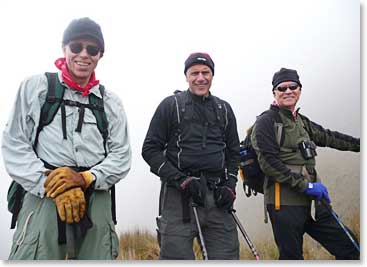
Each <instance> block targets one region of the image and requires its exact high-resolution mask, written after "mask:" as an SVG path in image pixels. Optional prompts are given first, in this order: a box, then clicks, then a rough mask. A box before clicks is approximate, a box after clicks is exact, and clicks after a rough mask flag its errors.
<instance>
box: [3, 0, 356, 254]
mask: <svg viewBox="0 0 367 267" xmlns="http://www.w3.org/2000/svg"><path fill="white" fill-rule="evenodd" d="M119 2H120V1H113V2H112V1H111V3H108V4H106V5H103V3H107V2H106V1H103V2H101V1H92V0H89V1H69V0H64V1H62V4H60V3H58V4H56V3H55V4H52V5H51V4H49V1H20V0H17V1H16V0H13V1H1V3H0V25H1V27H0V33H1V36H3V38H2V42H0V48H1V49H0V51H2V57H1V59H2V62H1V65H0V73H1V77H2V95H1V97H0V101H1V103H0V109H1V110H0V137H1V135H2V131H3V129H4V126H5V124H6V121H7V119H8V116H9V113H10V110H11V108H12V105H13V103H14V99H15V94H16V92H17V89H18V87H19V84H20V82H21V81H22V80H23V79H24V78H25V77H28V76H30V75H34V74H39V73H43V72H45V71H56V67H55V66H54V65H53V62H54V61H55V60H56V59H57V58H58V57H61V56H62V50H61V38H62V33H63V31H64V29H65V28H66V26H67V25H68V23H69V22H70V21H71V20H72V19H74V18H79V17H84V16H89V17H90V18H92V19H93V20H95V21H96V22H97V23H99V24H100V25H101V27H102V31H103V34H104V38H105V43H106V49H105V50H106V51H105V54H104V57H103V58H102V59H101V60H100V62H99V65H98V67H97V69H96V77H97V79H99V80H100V81H101V83H102V84H104V85H105V86H106V88H108V89H109V90H112V91H114V92H115V93H117V94H118V95H119V96H120V98H121V99H122V102H123V104H124V107H125V111H126V114H127V118H128V124H129V132H130V139H131V145H132V151H133V161H132V169H131V171H130V173H129V175H128V176H127V177H126V178H125V179H124V180H122V181H121V182H120V183H119V184H117V187H116V189H117V220H118V225H117V227H116V228H117V230H118V231H119V232H122V231H125V230H127V229H135V228H138V227H139V228H146V229H149V230H151V231H154V229H155V227H156V226H155V217H156V216H157V214H158V195H159V189H160V182H159V178H158V177H156V176H154V175H153V174H151V173H150V172H149V166H148V165H147V164H146V163H145V162H144V161H143V159H142V157H141V148H142V144H143V140H144V137H145V134H146V131H147V129H148V126H149V123H150V119H151V117H152V115H153V113H154V111H155V109H156V107H157V105H158V104H159V103H160V101H161V100H162V99H163V98H164V97H166V96H168V95H170V94H172V93H173V91H174V90H176V89H181V90H185V89H187V84H186V82H185V76H184V74H183V69H184V61H185V59H186V58H187V56H188V55H189V54H190V53H191V52H199V51H200V52H208V53H209V54H210V55H211V56H212V58H213V61H214V63H215V76H214V80H213V84H212V88H211V92H212V93H213V94H214V95H217V96H219V97H221V98H223V99H225V100H226V101H228V102H229V103H230V104H231V106H232V108H233V110H234V112H235V115H236V117H237V124H238V132H239V136H240V139H241V140H242V139H243V138H244V136H245V131H246V129H247V128H248V127H249V126H251V124H252V123H253V122H254V120H255V117H256V115H259V114H260V113H261V112H262V111H263V110H265V109H267V108H268V106H269V105H270V103H271V102H272V100H273V97H272V92H271V88H272V87H271V79H272V76H273V73H274V72H276V71H278V70H279V69H280V68H281V67H287V68H294V69H296V70H297V71H298V73H299V75H300V80H301V82H302V85H303V88H302V95H301V99H300V102H299V107H301V113H303V114H305V115H307V116H308V117H309V118H310V119H311V120H314V121H316V122H318V123H319V124H321V125H323V126H324V127H325V128H330V129H333V130H338V131H340V132H344V133H347V134H350V135H353V136H357V137H359V136H360V135H361V101H362V100H361V90H360V88H361V84H360V81H361V79H360V2H359V1H355V0H353V1H352V0H298V1H291V0H277V1H271V0H268V1H250V0H248V1H244V0H242V1H232V0H227V1H194V0H190V1H188V0H186V1H180V2H179V3H176V1H163V0H155V1H143V0H139V1H138V0H136V1H123V2H122V3H119ZM55 5H56V7H55ZM20 6H21V7H22V8H19V7H20ZM40 9H42V11H40ZM60 130H61V129H60ZM357 160H358V159H357ZM0 174H1V179H2V186H1V189H0V193H1V204H0V205H1V209H0V216H1V218H2V220H1V223H0V226H1V230H0V235H1V236H2V240H3V241H2V242H1V245H0V259H6V258H7V257H8V253H9V251H10V240H11V239H12V234H13V230H9V225H10V218H11V217H10V213H9V212H8V211H7V209H6V201H5V200H6V192H7V188H8V184H9V183H10V181H11V180H10V178H9V177H8V175H7V174H6V171H5V168H4V166H3V160H2V158H1V155H0ZM242 194H243V193H242V192H241V191H239V192H238V199H237V202H242V201H245V200H244V197H243V195H242ZM262 219H263V218H262V217H261V218H259V221H258V222H255V223H262Z"/></svg>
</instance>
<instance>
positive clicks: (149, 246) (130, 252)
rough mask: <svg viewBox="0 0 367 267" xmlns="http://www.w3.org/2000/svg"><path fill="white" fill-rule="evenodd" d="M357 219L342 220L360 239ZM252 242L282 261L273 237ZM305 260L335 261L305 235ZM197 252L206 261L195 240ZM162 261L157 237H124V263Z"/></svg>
mask: <svg viewBox="0 0 367 267" xmlns="http://www.w3.org/2000/svg"><path fill="white" fill-rule="evenodd" d="M353 214H354V216H350V217H348V218H341V220H342V221H343V223H344V224H345V225H347V226H348V227H349V228H350V229H351V230H352V231H353V232H354V233H355V234H356V236H357V239H358V241H359V239H360V216H359V211H357V210H356V211H355V212H353ZM239 238H240V259H241V260H255V258H254V256H253V254H252V252H251V250H250V249H249V247H248V245H247V243H245V241H244V239H243V237H242V236H240V237H239ZM251 240H252V242H253V243H254V246H255V248H256V250H257V252H258V254H259V255H260V258H261V260H276V259H277V258H278V250H277V248H276V245H275V243H274V241H273V237H272V236H270V237H269V239H267V240H256V238H255V237H253V236H251ZM303 252H304V258H305V260H333V259H334V257H333V256H332V255H330V254H329V253H328V252H327V251H326V250H325V249H324V248H323V247H322V246H321V245H320V244H318V243H317V242H315V241H314V240H313V239H311V238H310V237H309V236H307V235H305V239H304V246H303ZM194 253H195V256H196V259H198V260H199V259H202V254H201V250H200V246H199V244H198V242H197V241H196V240H195V241H194ZM158 258H159V246H158V243H157V239H156V235H154V234H152V233H151V232H149V231H146V230H135V231H132V232H128V233H124V234H122V235H121V236H120V255H119V256H118V259H120V260H157V259H158Z"/></svg>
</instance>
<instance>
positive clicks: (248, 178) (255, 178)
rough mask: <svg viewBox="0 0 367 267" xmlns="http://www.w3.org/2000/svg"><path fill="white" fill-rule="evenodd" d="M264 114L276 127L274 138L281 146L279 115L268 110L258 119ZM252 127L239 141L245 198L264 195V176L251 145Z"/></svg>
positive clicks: (281, 132)
mask: <svg viewBox="0 0 367 267" xmlns="http://www.w3.org/2000/svg"><path fill="white" fill-rule="evenodd" d="M264 114H269V115H270V116H271V117H272V119H273V120H274V123H275V127H276V132H275V136H276V139H277V142H278V144H279V145H281V143H282V142H281V141H283V139H284V136H282V135H283V134H284V133H283V122H282V119H281V118H280V115H279V113H278V112H277V111H274V110H272V109H269V110H266V111H264V112H263V113H261V114H260V115H259V116H258V117H260V116H262V115H264ZM255 124H256V122H255ZM253 127H254V125H252V126H251V127H250V128H249V129H248V130H247V134H246V137H245V140H243V141H241V143H240V155H241V159H240V169H239V171H240V176H241V178H242V181H243V190H244V191H245V195H246V196H247V197H250V196H251V195H252V194H253V195H254V196H256V195H257V193H261V194H264V180H265V175H264V173H263V171H262V170H261V168H260V165H259V162H258V160H257V154H256V152H255V150H254V148H253V147H252V144H251V133H252V129H253Z"/></svg>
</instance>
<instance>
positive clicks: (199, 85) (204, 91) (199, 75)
mask: <svg viewBox="0 0 367 267" xmlns="http://www.w3.org/2000/svg"><path fill="white" fill-rule="evenodd" d="M212 80H213V74H212V71H211V69H210V68H209V67H208V66H206V65H194V66H192V67H190V68H189V69H188V70H187V72H186V81H187V82H188V83H189V88H190V91H191V92H192V93H193V94H194V95H197V96H208V95H209V89H210V86H211V85H212Z"/></svg>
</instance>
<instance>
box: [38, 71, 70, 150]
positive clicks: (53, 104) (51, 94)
mask: <svg viewBox="0 0 367 267" xmlns="http://www.w3.org/2000/svg"><path fill="white" fill-rule="evenodd" d="M45 75H46V77H47V84H48V86H47V95H46V100H45V103H44V104H43V106H42V108H41V114H40V120H39V125H38V128H37V132H36V138H35V141H34V144H33V148H34V150H36V147H37V144H38V137H39V133H40V132H41V130H42V129H43V127H45V126H46V125H48V124H50V123H51V122H52V120H53V119H54V117H55V115H56V113H57V111H58V109H59V107H60V104H61V103H62V101H63V97H64V92H65V87H64V86H63V85H62V84H61V83H60V81H59V79H58V77H57V73H53V72H46V73H45ZM63 125H64V124H63Z"/></svg>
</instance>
